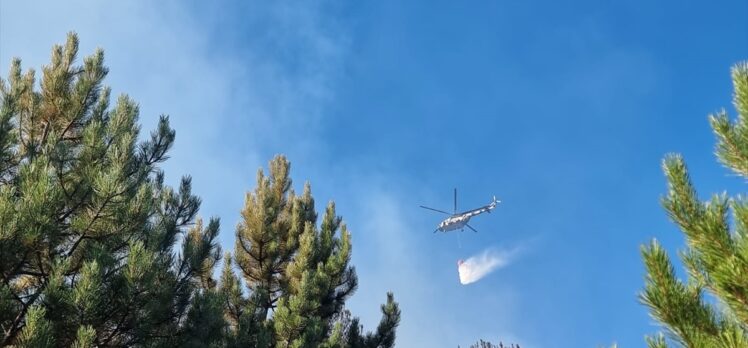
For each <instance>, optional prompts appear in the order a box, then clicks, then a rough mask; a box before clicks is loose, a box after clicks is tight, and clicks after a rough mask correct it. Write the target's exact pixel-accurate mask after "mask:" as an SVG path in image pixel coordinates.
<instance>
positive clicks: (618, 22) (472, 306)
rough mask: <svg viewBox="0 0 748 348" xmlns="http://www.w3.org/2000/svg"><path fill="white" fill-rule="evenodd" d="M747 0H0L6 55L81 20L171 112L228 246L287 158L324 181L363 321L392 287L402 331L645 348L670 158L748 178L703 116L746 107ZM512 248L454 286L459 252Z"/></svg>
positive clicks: (143, 97) (39, 45)
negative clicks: (258, 185)
mask: <svg viewBox="0 0 748 348" xmlns="http://www.w3.org/2000/svg"><path fill="white" fill-rule="evenodd" d="M746 13H748V3H746V2H745V1H709V2H707V1H690V2H688V3H684V2H682V1H656V2H655V1H629V2H620V3H619V2H600V1H574V2H554V1H539V0H529V1H521V2H520V1H479V2H471V3H470V4H466V3H464V2H462V3H460V2H455V1H428V2H427V1H413V2H408V3H404V2H396V1H376V2H375V1H371V2H322V3H319V2H314V3H312V2H303V1H285V2H270V3H265V2H260V1H247V2H238V1H237V2H229V1H215V2H210V3H209V4H208V3H198V2H177V1H163V2H148V1H128V2H124V1H123V2H119V3H116V4H105V3H104V2H86V1H69V2H65V3H64V4H61V3H58V2H51V1H50V2H43V1H25V2H13V3H11V2H7V1H4V2H2V3H0V72H2V74H3V76H6V75H7V69H8V63H9V62H10V59H11V57H13V56H18V57H21V58H22V59H23V62H24V67H33V68H35V69H37V70H39V68H40V66H41V65H42V64H45V63H46V62H47V61H48V57H49V50H50V48H51V46H52V45H53V44H54V43H60V42H62V41H64V38H65V33H66V32H67V31H70V30H74V31H77V32H78V33H79V35H80V39H81V52H82V53H83V54H90V53H91V52H93V49H94V48H95V47H103V48H104V49H105V51H106V60H107V64H108V66H109V67H110V71H111V72H110V75H109V78H108V79H107V83H108V84H109V85H111V86H112V87H113V90H114V92H115V93H128V94H129V95H131V96H132V97H133V98H134V99H135V100H137V101H138V102H139V103H140V106H141V122H142V123H143V129H144V131H147V130H150V129H153V127H154V125H155V123H156V120H157V117H158V115H159V114H161V113H165V114H169V115H171V119H172V123H173V126H174V127H175V128H176V130H177V143H176V145H175V147H174V150H173V151H172V159H171V160H169V161H168V162H167V163H166V164H165V170H166V172H167V178H168V180H170V181H171V182H176V180H177V179H178V178H179V176H181V175H184V174H190V175H192V176H193V183H194V190H195V192H196V193H197V194H198V195H200V196H201V197H202V198H203V202H204V203H203V206H202V209H201V215H203V216H211V215H217V216H220V217H221V221H222V230H221V236H220V239H221V241H222V243H223V245H224V246H225V248H226V249H228V250H232V249H233V240H234V226H235V225H236V223H237V222H238V218H239V209H241V207H242V203H243V198H244V192H245V191H247V190H251V189H253V185H254V182H255V173H256V171H257V169H258V168H259V167H261V166H264V165H265V163H267V161H268V160H269V159H270V158H271V157H272V156H273V155H274V154H276V153H284V154H286V155H288V156H289V158H290V159H291V161H292V164H293V172H292V175H293V177H294V178H295V179H296V185H297V187H300V185H301V184H302V183H303V182H304V181H305V180H309V181H310V182H311V183H312V187H313V192H314V193H315V196H316V198H317V201H318V202H319V203H320V205H321V204H323V203H324V202H326V201H328V200H331V199H332V200H335V201H336V203H337V205H338V211H339V212H340V213H341V214H342V215H343V217H344V219H345V220H346V221H347V223H348V225H349V227H350V229H351V230H352V233H353V243H354V256H353V263H354V264H355V266H356V267H357V271H358V274H359V280H360V288H359V290H358V292H357V293H356V295H354V297H353V298H352V299H351V300H350V301H349V307H350V308H351V310H352V311H353V312H354V314H357V315H359V316H361V317H362V321H363V323H364V324H365V326H366V328H367V329H371V328H373V327H374V325H375V324H376V322H377V320H378V318H379V304H380V303H381V302H383V301H384V299H385V292H386V291H388V290H392V291H394V292H395V296H396V299H397V300H398V301H399V302H400V304H401V307H402V311H403V319H402V324H401V328H400V330H399V332H398V346H401V347H430V346H433V347H436V346H447V347H448V346H452V347H454V346H457V345H458V344H461V345H463V346H466V345H468V344H470V343H471V342H474V341H476V340H477V339H479V338H483V339H488V340H492V341H498V340H503V341H505V342H518V343H520V344H522V346H523V347H584V346H587V347H591V346H592V347H594V346H598V345H609V344H611V343H613V342H618V343H619V344H620V345H621V346H634V347H635V346H643V345H644V342H643V336H644V335H645V334H650V333H654V332H656V330H657V327H656V325H654V323H653V322H652V320H651V319H650V318H649V316H648V315H647V312H646V310H645V308H644V307H642V306H641V305H639V304H638V302H637V299H636V296H637V293H638V291H640V289H641V287H642V285H643V277H644V274H643V268H642V264H641V260H640V257H639V246H640V245H641V244H642V243H645V242H647V241H648V240H649V239H650V238H652V237H657V238H658V239H659V240H661V241H662V242H663V244H664V245H665V246H666V247H667V248H668V249H669V250H670V251H671V252H672V255H674V253H675V250H677V249H678V248H680V247H681V246H682V237H681V234H680V232H678V230H677V229H676V228H675V227H674V226H673V225H672V224H670V223H669V222H668V220H667V217H666V215H665V214H664V212H663V211H662V209H661V208H660V206H659V203H658V201H659V197H660V196H661V195H662V194H663V193H664V190H665V181H664V179H663V176H662V173H661V171H660V161H661V159H662V157H663V155H665V154H666V153H668V152H680V153H682V154H683V155H684V156H685V158H686V161H687V163H688V164H689V166H690V168H691V171H692V177H693V179H694V181H695V183H696V185H697V187H698V188H699V192H700V194H702V195H703V196H704V197H707V196H708V194H710V193H713V192H721V191H723V190H727V191H728V193H731V194H736V193H740V192H744V189H745V188H744V187H745V186H744V183H742V182H741V180H740V179H738V178H736V177H735V176H734V175H731V173H730V172H728V171H727V170H726V169H724V168H722V167H721V166H720V165H719V164H718V163H717V162H716V160H715V159H714V156H713V154H712V153H713V148H714V137H713V136H712V134H711V131H710V129H709V126H708V123H707V115H708V114H709V113H711V112H714V111H717V110H719V109H720V108H723V107H724V108H726V109H727V110H728V111H730V112H731V114H733V115H734V113H733V109H732V106H731V104H730V101H731V92H732V89H731V88H732V87H731V83H730V77H729V69H730V67H731V66H732V65H733V64H734V63H736V62H737V61H739V60H744V59H748V22H746V21H745V14H746ZM454 187H457V188H458V189H459V192H460V205H461V207H464V208H469V207H471V206H477V205H482V204H485V203H487V202H488V200H489V199H490V197H491V196H492V195H494V194H495V195H497V196H499V198H500V199H502V201H503V202H504V203H503V204H502V205H501V206H500V207H499V208H498V209H497V211H496V212H495V214H492V215H489V216H481V217H479V218H477V219H476V220H475V222H474V223H473V225H474V226H475V227H476V228H477V229H478V230H479V231H480V233H479V234H474V233H472V232H470V233H465V234H464V235H463V236H462V238H461V241H460V243H459V244H458V239H457V235H454V234H452V235H438V236H434V235H433V234H431V231H433V229H434V227H435V225H436V223H438V219H439V217H440V216H438V215H436V214H431V213H430V212H428V211H423V210H420V209H419V208H418V205H420V204H427V205H431V206H436V207H442V208H445V209H449V206H450V204H451V190H452V188H454ZM488 247H493V248H497V249H512V248H518V247H519V248H521V249H522V250H523V251H522V253H520V255H519V256H518V257H516V258H515V259H513V261H512V262H511V263H510V264H509V265H507V266H505V267H504V268H502V269H500V270H498V271H496V272H494V273H492V274H490V275H489V276H487V277H486V278H484V279H483V280H481V281H479V282H477V283H474V284H470V285H468V286H463V285H460V283H459V282H458V278H457V271H456V261H457V259H460V258H465V257H467V256H469V255H472V254H475V253H478V252H479V251H481V250H484V249H485V248H488Z"/></svg>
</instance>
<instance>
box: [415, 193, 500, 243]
mask: <svg viewBox="0 0 748 348" xmlns="http://www.w3.org/2000/svg"><path fill="white" fill-rule="evenodd" d="M499 203H501V201H498V200H496V196H494V197H493V201H491V203H489V204H488V205H484V206H482V207H480V208H475V209H472V210H468V211H465V212H462V213H458V212H457V189H455V190H454V213H451V214H450V213H447V212H446V211H443V210H439V209H434V208H429V207H426V206H423V205H422V206H420V207H421V208H423V209H428V210H433V211H435V212H438V213H442V214H447V215H449V217H448V218H446V219H444V220H443V221H442V222H440V223H439V225H438V226H437V227H436V230H434V233H436V232H439V231H441V232H445V233H446V232H449V231H454V230H458V229H459V230H460V231H463V230H464V229H465V227H467V228H469V229H471V230H473V232H478V231H477V230H476V229H475V228H473V226H470V225H469V224H468V222H470V218H472V217H473V216H476V215H479V214H482V213H490V212H491V210H493V209H495V208H496V205H497V204H499Z"/></svg>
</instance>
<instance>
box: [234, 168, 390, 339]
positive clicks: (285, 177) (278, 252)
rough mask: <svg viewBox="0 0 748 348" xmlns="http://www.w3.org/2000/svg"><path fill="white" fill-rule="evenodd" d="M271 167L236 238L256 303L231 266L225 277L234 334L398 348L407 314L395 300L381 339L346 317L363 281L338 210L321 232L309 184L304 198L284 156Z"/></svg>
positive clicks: (331, 208)
mask: <svg viewBox="0 0 748 348" xmlns="http://www.w3.org/2000/svg"><path fill="white" fill-rule="evenodd" d="M269 168H270V173H269V176H265V174H264V173H263V172H262V171H260V172H259V173H258V175H257V188H256V189H255V191H254V192H253V193H249V194H247V198H246V203H245V207H244V209H243V210H242V218H243V219H242V222H241V223H240V224H239V226H238V227H237V232H236V247H235V251H234V257H235V260H236V264H237V266H238V269H239V271H240V273H241V275H242V276H243V279H244V282H245V283H246V285H247V288H248V292H249V294H250V296H249V298H244V297H243V296H242V291H240V290H239V289H240V288H241V283H240V281H239V279H238V278H237V277H236V276H235V275H234V274H233V270H232V268H231V267H230V265H229V266H227V267H226V268H224V272H223V275H222V277H221V282H222V284H221V290H220V291H222V292H223V293H224V294H226V298H227V301H228V306H227V312H226V317H227V318H229V319H228V320H229V322H230V323H232V332H233V334H234V335H235V336H236V337H239V336H242V335H245V336H246V337H245V338H244V339H239V338H237V339H236V340H237V341H242V340H248V341H247V342H251V343H250V345H253V344H254V345H259V342H270V345H277V346H282V347H320V346H324V347H383V348H384V347H392V346H394V341H395V329H396V327H397V325H398V324H399V321H400V310H399V308H398V305H397V303H396V302H395V301H394V298H393V296H392V294H388V296H387V303H386V304H385V305H383V306H382V312H383V317H382V321H381V323H380V325H379V327H378V328H377V331H376V332H374V333H369V334H365V335H362V334H361V333H360V329H361V328H360V327H359V325H358V320H356V319H350V313H348V312H347V311H345V310H344V305H345V300H346V299H348V298H349V297H350V296H351V295H352V294H353V292H354V291H355V289H356V286H357V285H358V278H357V277H356V272H355V269H354V268H353V267H352V266H350V265H349V262H350V258H351V236H350V233H349V232H348V229H347V227H346V225H345V224H344V223H343V221H342V219H341V218H340V217H339V216H337V215H336V212H335V205H334V204H333V203H330V204H328V205H327V208H326V209H325V214H324V216H323V218H322V222H321V223H320V224H319V226H318V225H317V214H316V212H315V210H314V199H313V198H312V194H311V188H310V186H309V184H306V185H305V186H304V191H303V193H302V194H301V195H299V196H297V195H296V194H295V193H294V192H293V190H292V189H291V179H290V177H289V174H290V164H289V162H288V161H287V160H286V158H285V157H283V156H277V157H276V158H274V159H273V160H272V161H271V162H270V165H269ZM227 264H228V263H227ZM271 311H272V315H270V314H269V313H270V312H271ZM247 331H249V332H257V333H261V334H262V335H263V337H262V338H261V337H260V336H259V335H253V334H249V335H247ZM263 344H265V343H263Z"/></svg>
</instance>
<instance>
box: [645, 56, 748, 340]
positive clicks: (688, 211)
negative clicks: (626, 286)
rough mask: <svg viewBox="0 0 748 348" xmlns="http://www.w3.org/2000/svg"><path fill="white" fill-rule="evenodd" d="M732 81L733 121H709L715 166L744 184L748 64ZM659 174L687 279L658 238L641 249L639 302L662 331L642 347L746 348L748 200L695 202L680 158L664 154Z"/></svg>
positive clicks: (738, 69)
mask: <svg viewBox="0 0 748 348" xmlns="http://www.w3.org/2000/svg"><path fill="white" fill-rule="evenodd" d="M732 80H733V84H734V88H735V93H734V100H733V102H734V105H735V109H736V110H737V114H738V116H737V120H736V121H734V122H733V121H731V120H730V119H729V118H728V115H727V113H726V111H724V110H723V111H720V112H719V113H717V114H716V115H712V116H711V117H710V123H711V126H712V129H713V130H714V133H715V134H716V137H717V150H716V153H717V157H718V159H719V160H720V162H721V163H722V164H724V165H725V166H726V167H727V168H729V169H730V170H732V171H733V172H734V173H736V174H738V175H740V176H742V177H744V178H748V63H742V64H738V65H736V66H735V67H734V68H733V69H732ZM663 169H664V172H665V176H666V177H667V181H668V192H667V195H666V196H665V197H664V198H663V206H664V208H665V210H666V211H667V213H668V214H669V216H670V218H671V219H672V220H673V221H674V222H675V223H676V224H677V225H678V227H680V229H681V230H682V231H683V233H684V234H685V237H686V241H687V246H686V248H685V250H683V251H682V252H681V253H680V256H681V258H682V260H683V263H684V265H685V267H686V270H687V271H688V276H689V277H688V280H687V281H686V282H684V281H681V280H680V279H678V277H677V276H676V274H675V269H674V267H673V265H672V263H671V262H670V260H669V258H668V255H667V253H666V252H665V250H664V249H663V248H662V246H661V245H660V244H659V243H657V241H656V240H655V241H652V242H651V243H650V244H649V245H648V246H645V247H642V256H643V259H644V264H645V266H646V270H647V278H646V285H645V288H644V291H643V292H642V294H641V295H640V298H641V301H642V302H643V303H644V304H645V305H646V306H647V307H649V309H650V312H651V315H652V316H653V317H654V318H655V319H656V320H657V321H659V322H660V323H662V325H663V327H664V329H665V334H659V335H658V336H655V337H649V338H648V339H647V342H648V344H649V346H650V347H667V346H668V344H669V343H674V344H675V345H678V346H683V347H748V331H746V330H747V328H748V200H746V198H745V197H742V196H737V197H734V198H729V197H727V195H726V194H719V195H714V196H713V197H712V198H711V199H710V200H709V201H707V202H701V201H699V199H698V196H697V193H696V190H695V188H694V186H693V184H692V182H691V179H690V177H689V174H688V170H687V168H686V165H685V162H684V160H683V158H682V157H680V156H679V155H669V156H667V157H666V158H665V160H664V162H663ZM731 220H732V222H734V223H731Z"/></svg>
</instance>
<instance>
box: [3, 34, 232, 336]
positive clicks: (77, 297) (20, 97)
mask: <svg viewBox="0 0 748 348" xmlns="http://www.w3.org/2000/svg"><path fill="white" fill-rule="evenodd" d="M77 52H78V39H77V37H76V36H75V35H74V34H70V35H68V40H67V43H66V44H65V46H64V47H63V46H55V47H54V49H53V50H52V58H51V63H50V64H49V65H47V66H45V67H44V68H43V69H42V72H43V73H42V76H41V80H40V83H39V84H38V86H39V87H38V89H37V85H36V84H35V83H36V79H35V72H34V71H33V70H29V71H27V72H25V73H23V72H22V70H21V63H20V60H18V59H15V60H13V62H12V64H11V66H10V73H9V77H8V79H7V80H1V81H0V97H1V99H0V284H1V285H0V328H1V329H2V338H1V340H2V341H0V345H18V346H33V347H42V346H52V345H54V346H71V345H74V346H76V347H92V346H142V345H146V344H147V345H156V346H158V345H171V344H173V343H175V342H177V343H178V342H181V340H182V338H183V337H185V336H186V334H185V332H186V330H193V328H194V325H192V323H197V322H200V323H204V322H208V323H210V324H211V325H213V326H210V327H209V329H211V330H208V329H204V330H208V331H209V333H210V334H211V335H213V334H216V332H218V334H220V331H221V330H220V329H218V330H214V327H215V326H216V325H218V326H219V327H222V326H221V325H222V324H216V323H215V322H216V321H217V320H215V317H218V318H219V319H221V320H222V313H223V310H222V307H221V306H220V304H221V303H222V302H221V301H218V300H216V299H215V297H216V296H217V295H214V294H213V293H212V292H210V287H211V284H213V283H215V282H214V281H212V280H211V279H210V276H211V268H212V267H213V264H214V263H215V262H216V261H217V260H218V257H219V256H220V251H219V250H218V247H217V245H216V243H215V237H216V235H217V233H218V222H217V220H211V221H210V223H209V224H208V226H207V227H205V228H203V226H202V224H201V222H200V221H198V222H197V223H195V217H196V213H197V210H198V207H199V205H200V200H199V199H198V198H197V197H195V196H193V195H192V194H191V192H190V178H189V177H186V178H183V179H182V181H181V184H180V187H179V190H178V191H175V190H173V189H172V188H171V187H168V186H165V185H164V184H163V173H162V172H161V171H160V170H159V168H158V164H159V163H160V162H162V161H164V160H165V159H166V158H167V156H166V154H167V152H168V150H169V148H170V147H171V145H172V143H173V141H174V135H175V134H174V131H173V130H172V129H171V128H170V127H169V120H168V118H167V117H166V116H162V117H161V119H160V121H159V126H158V128H157V129H156V131H154V132H153V133H152V134H151V135H150V137H147V138H146V140H145V141H142V142H139V141H138V135H139V127H138V125H137V118H138V106H137V105H136V104H135V102H134V101H132V100H131V99H129V98H128V97H127V96H121V97H119V98H118V99H117V102H116V103H115V104H114V105H113V106H111V107H110V102H109V99H110V89H109V88H107V87H103V85H102V81H103V79H104V77H105V76H106V74H107V69H106V67H104V65H103V63H104V54H103V52H102V51H101V50H98V51H96V53H94V54H93V55H92V56H90V57H87V58H85V59H84V60H83V62H82V65H76V56H77ZM190 226H192V228H191V229H189V230H188V228H189V227H190ZM180 239H183V240H185V242H184V243H181V244H182V247H183V248H182V250H181V252H179V253H177V252H176V251H175V247H176V245H177V241H178V240H180ZM211 311H213V313H209V312H211ZM198 317H199V319H198ZM209 319H210V320H209ZM218 321H220V320H218ZM185 323H186V324H185ZM191 325H192V326H191ZM207 338H209V337H207Z"/></svg>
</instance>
